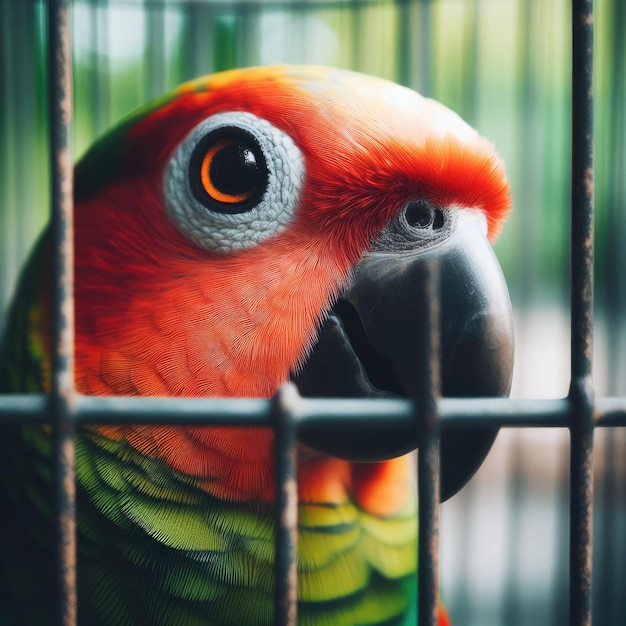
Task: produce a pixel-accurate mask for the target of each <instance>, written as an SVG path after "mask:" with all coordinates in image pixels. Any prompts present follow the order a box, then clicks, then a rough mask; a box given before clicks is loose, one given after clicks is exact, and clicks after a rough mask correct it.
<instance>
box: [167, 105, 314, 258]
mask: <svg viewBox="0 0 626 626" xmlns="http://www.w3.org/2000/svg"><path fill="white" fill-rule="evenodd" d="M229 133H231V134H232V135H233V136H234V137H245V141H246V142H247V143H248V144H249V145H250V149H248V148H246V150H245V154H246V156H242V157H241V158H242V159H243V161H242V163H243V162H245V163H244V165H245V164H247V163H248V162H249V161H251V162H255V157H254V155H255V154H256V155H257V157H258V159H257V160H258V161H260V163H259V168H260V170H262V173H261V174H259V175H260V176H262V181H261V183H260V188H259V189H255V190H252V191H251V192H250V193H246V194H245V197H244V195H242V196H241V198H244V200H242V201H241V202H239V204H237V205H236V206H234V207H230V208H229V207H228V206H227V205H228V204H229V203H221V202H219V201H218V202H216V201H212V200H211V198H210V197H209V196H207V197H206V198H204V197H203V194H202V193H201V192H200V193H199V192H198V190H197V187H198V185H195V187H194V186H193V185H192V183H193V181H194V177H196V176H197V177H200V175H201V173H200V170H199V166H197V162H198V158H197V149H198V148H200V149H202V146H204V145H205V144H206V143H207V142H208V144H209V145H210V144H211V139H210V138H211V137H213V136H215V137H217V138H223V137H224V136H227V135H228V134H229ZM242 154H243V153H242ZM200 160H201V159H200ZM196 169H197V170H198V171H197V172H196ZM205 177H206V175H205ZM303 182H304V157H303V155H302V152H301V151H300V149H299V148H298V147H297V146H296V144H295V143H294V142H293V140H292V139H291V137H289V136H288V135H286V134H285V133H284V132H283V131H281V130H279V129H278V128H276V127H275V126H273V125H272V124H270V123H269V122H268V121H266V120H263V119H261V118H259V117H257V116H256V115H253V114H251V113H246V112H240V111H233V112H228V113H217V114H215V115H212V116H211V117H209V118H207V119H205V120H203V121H202V122H200V124H198V125H197V126H196V127H195V128H194V129H193V130H192V131H191V132H190V133H189V134H188V135H187V137H185V139H184V140H183V142H182V143H181V144H180V145H179V146H178V148H177V149H176V151H175V152H174V155H173V156H172V158H171V159H170V161H169V163H168V165H167V167H166V169H165V175H164V179H163V192H164V196H165V206H166V208H167V212H168V214H169V216H170V219H171V220H172V222H173V223H174V224H175V225H176V227H177V228H178V229H179V230H180V232H181V233H182V234H183V235H185V236H186V237H187V238H188V239H190V240H191V241H193V242H194V243H195V244H196V245H198V246H200V247H202V248H204V249H206V250H211V251H212V252H232V251H235V250H242V249H245V248H250V247H253V246H255V245H256V244H258V243H259V242H261V241H263V240H264V239H267V238H268V237H271V236H272V235H275V234H277V233H279V232H281V231H282V230H284V229H285V228H286V226H287V225H288V224H289V223H290V222H291V220H292V219H293V217H294V215H295V212H296V207H297V206H298V204H299V200H300V192H301V189H302V184H303ZM218 193H220V192H218ZM222 195H223V194H222ZM229 197H232V198H233V199H234V200H239V198H240V196H236V195H232V196H229ZM232 204H233V205H234V204H235V203H234V202H233V203H232Z"/></svg>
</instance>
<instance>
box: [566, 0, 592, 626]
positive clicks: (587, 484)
mask: <svg viewBox="0 0 626 626" xmlns="http://www.w3.org/2000/svg"><path fill="white" fill-rule="evenodd" d="M592 78H593V3H592V0H572V291H571V315H572V320H571V322H572V324H571V326H572V336H571V359H572V361H571V386H570V400H571V402H572V406H573V415H572V423H571V428H570V431H571V453H570V454H571V456H570V624H571V625H572V626H589V625H590V624H591V571H592V538H593V523H592V522H593V387H592V382H591V365H592V335H593V315H592V314H593V93H592V86H593V85H592Z"/></svg>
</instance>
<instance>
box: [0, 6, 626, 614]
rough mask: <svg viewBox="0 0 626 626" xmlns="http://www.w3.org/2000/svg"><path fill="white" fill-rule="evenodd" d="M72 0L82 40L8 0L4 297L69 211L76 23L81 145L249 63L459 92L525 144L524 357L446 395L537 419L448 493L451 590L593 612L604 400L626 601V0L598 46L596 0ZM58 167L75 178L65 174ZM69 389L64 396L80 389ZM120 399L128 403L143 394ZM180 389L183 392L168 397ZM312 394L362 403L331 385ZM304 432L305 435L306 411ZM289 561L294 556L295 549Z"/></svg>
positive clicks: (443, 538)
mask: <svg viewBox="0 0 626 626" xmlns="http://www.w3.org/2000/svg"><path fill="white" fill-rule="evenodd" d="M69 4H70V13H71V22H70V23H71V29H70V30H69V31H65V32H64V33H63V36H64V39H61V40H57V39H55V36H54V34H53V35H52V36H51V35H50V33H54V32H55V31H54V29H55V28H56V25H57V24H58V22H57V12H58V11H61V12H63V11H65V8H66V4H65V3H64V2H61V3H57V2H43V1H40V0H39V1H38V0H32V1H26V2H22V1H19V0H9V1H8V2H4V3H3V4H2V6H1V7H0V28H1V29H2V35H1V41H2V46H1V48H0V73H1V74H0V85H2V92H3V98H2V104H1V108H0V128H1V129H2V137H3V138H4V141H3V148H2V152H1V153H0V159H1V160H2V167H1V168H0V194H1V197H2V206H3V209H2V211H0V224H1V228H0V237H1V238H2V248H1V250H0V310H2V311H4V310H5V308H6V305H7V303H8V302H9V300H10V298H11V294H12V291H13V287H14V285H15V280H16V276H17V273H18V271H19V268H20V267H21V265H22V263H23V262H24V259H25V258H26V255H27V254H28V251H29V249H30V247H31V245H32V242H33V241H34V239H35V237H36V235H37V233H38V232H39V231H40V229H41V228H42V226H43V224H44V223H45V222H46V220H47V219H48V214H49V205H50V200H49V195H50V194H49V188H50V184H51V183H54V182H55V181H57V178H56V177H58V176H59V172H58V171H57V170H56V169H52V170H51V169H50V160H49V157H48V154H49V150H50V141H52V142H53V143H52V148H53V149H54V146H55V145H56V144H55V143H54V142H55V141H58V140H59V137H60V138H62V137H63V132H61V134H60V135H59V134H58V129H57V131H56V132H57V134H56V135H55V124H60V123H61V122H62V119H61V118H60V117H59V115H58V113H57V114H55V112H54V108H53V107H52V108H50V109H49V107H48V104H47V102H48V100H47V98H48V94H49V93H55V92H56V90H57V89H58V84H57V83H56V82H55V81H57V80H58V79H59V77H58V76H57V75H56V74H55V70H54V64H52V69H49V65H48V64H49V63H50V58H51V55H53V54H56V53H57V52H58V49H56V48H54V46H55V45H58V46H60V48H59V49H62V45H61V44H62V43H64V42H65V43H67V42H71V57H72V61H73V65H72V70H71V71H72V75H73V83H74V87H73V90H74V94H73V104H74V119H73V121H72V122H71V128H72V133H71V135H70V137H71V138H72V145H71V149H72V152H73V153H74V154H75V155H80V154H81V153H82V152H83V151H84V150H85V148H86V147H87V146H88V145H89V144H90V143H91V141H93V139H94V138H95V137H97V136H98V135H99V134H100V133H102V132H103V131H104V130H106V128H107V127H109V126H110V125H111V124H112V123H114V122H115V121H116V120H117V119H118V118H119V117H121V116H122V115H123V114H125V113H126V112H128V111H129V110H131V109H132V108H134V107H135V106H138V105H140V104H142V103H143V102H145V101H146V100H148V99H151V98H153V97H156V96H159V95H160V94H162V93H164V92H165V91H167V90H168V89H170V88H172V87H174V86H175V85H177V84H179V83H180V82H182V81H184V80H186V79H189V78H192V77H194V76H198V75H201V74H205V73H210V72H213V71H217V70H220V69H226V68H229V67H235V66H244V65H255V64H269V63H274V62H290V63H324V64H332V65H338V66H341V67H347V68H351V69H356V70H360V71H365V72H367V73H372V74H376V75H380V76H383V77H386V78H390V79H392V80H395V81H398V82H400V83H403V84H406V85H408V86H410V87H412V88H415V89H417V90H418V91H420V92H423V93H425V94H427V95H429V96H432V97H434V98H436V99H438V100H441V101H442V102H444V103H445V104H447V105H449V106H450V107H451V108H452V109H454V110H456V111H457V112H458V113H459V114H460V115H461V116H462V117H464V118H465V119H466V120H468V121H469V122H470V123H471V124H472V125H473V126H475V127H477V128H478V129H479V130H480V132H481V133H482V134H483V135H485V136H487V137H489V138H490V139H491V140H492V141H493V142H494V143H495V144H496V146H497V148H498V150H499V151H500V152H501V154H502V155H503V157H504V160H505V162H506V163H507V169H508V172H509V176H510V178H511V181H512V186H513V195H514V213H513V215H512V217H511V219H510V221H509V223H508V224H507V226H506V228H505V231H504V233H503V234H502V236H501V238H500V239H499V241H498V243H497V244H496V252H497V254H498V257H499V259H500V261H501V264H502V266H503V270H504V273H505V275H506V278H507V282H508V284H509V288H510V291H511V297H512V301H513V306H514V311H515V316H516V322H515V323H516V345H517V348H516V349H517V357H516V369H515V374H514V386H513V392H512V397H513V400H512V401H511V402H510V403H508V404H506V405H504V404H503V405H500V404H498V405H497V406H496V405H495V404H492V405H491V408H487V409H485V411H481V407H480V406H478V408H474V407H473V405H471V403H470V404H467V405H465V406H462V405H456V404H455V405H450V404H447V405H446V403H445V399H444V400H443V401H440V403H439V404H438V406H439V413H440V415H441V420H442V423H444V424H445V422H446V419H448V420H449V419H450V418H451V417H452V418H454V417H455V416H458V415H465V418H466V419H480V415H483V416H484V415H487V416H489V415H490V414H491V415H492V417H493V419H495V420H499V422H498V423H500V424H501V425H502V426H507V425H510V426H526V428H524V429H522V430H520V429H517V428H513V427H511V428H503V429H502V430H501V433H500V435H499V438H498V441H497V443H496V445H495V447H494V449H493V450H492V452H491V454H490V456H489V457H488V459H487V460H486V462H485V463H484V465H483V467H482V468H481V469H480V470H479V472H478V473H477V475H476V476H475V477H474V478H473V479H472V481H471V482H470V483H469V485H468V486H467V487H466V488H464V490H463V491H461V492H460V493H459V494H458V495H457V496H455V498H453V499H452V500H450V501H449V502H446V503H444V504H443V505H441V508H440V525H441V531H440V540H439V541H440V552H441V572H440V577H441V587H440V588H441V593H442V595H443V597H444V598H445V601H446V604H447V605H448V607H449V610H450V613H451V617H452V621H453V623H454V624H455V625H458V626H490V625H493V626H496V625H500V624H504V625H506V626H518V625H526V624H533V625H534V626H539V625H540V624H546V625H548V624H564V623H568V621H569V623H571V624H588V623H591V621H590V620H591V618H590V608H589V604H588V600H589V596H588V595H586V592H585V590H584V588H583V591H582V593H581V594H580V595H577V593H578V592H577V591H576V590H574V589H573V587H574V586H575V581H577V580H578V581H579V582H580V580H581V578H578V579H577V578H576V576H577V575H579V576H582V580H583V582H584V583H585V584H589V582H590V578H589V577H588V574H589V571H585V572H582V571H581V570H578V574H576V572H574V573H572V574H571V578H570V572H569V565H570V563H573V564H574V565H573V566H572V567H573V568H574V569H575V568H576V564H578V566H580V567H582V568H583V569H584V567H583V566H584V565H585V563H584V562H581V560H580V559H583V561H584V559H585V558H587V556H588V554H589V553H588V552H586V553H585V552H584V550H585V546H584V545H582V546H578V547H577V546H576V545H575V543H573V544H572V545H571V546H570V540H569V536H568V529H569V528H570V520H571V519H572V517H571V516H573V515H574V516H576V515H578V516H579V517H578V518H576V520H580V519H583V520H585V511H584V510H583V509H584V507H583V508H581V500H580V499H581V498H582V499H583V500H584V498H585V497H587V496H588V495H589V492H586V491H584V489H585V488H587V487H589V485H584V484H580V485H579V484H577V481H580V480H582V479H584V475H580V473H579V472H580V471H582V467H583V465H581V464H580V463H582V460H583V459H584V458H587V460H588V458H589V457H588V456H587V457H585V454H586V453H589V450H587V451H585V450H581V449H580V445H581V439H580V438H579V435H583V434H586V435H587V440H586V441H587V443H589V432H590V431H589V429H590V428H591V425H592V422H591V420H592V414H591V412H590V411H591V408H593V410H594V413H593V420H594V422H593V423H595V425H596V426H607V428H598V429H596V433H595V438H594V439H595V441H594V443H593V456H594V459H595V466H594V473H593V483H594V485H595V499H594V507H593V519H594V539H593V594H592V595H593V604H592V606H593V621H594V623H597V624H602V625H604V624H606V625H609V626H612V625H616V626H617V625H619V624H623V623H626V599H625V598H624V596H623V594H621V593H620V588H621V584H620V581H622V580H623V579H624V576H625V575H626V533H625V532H624V531H625V529H626V485H625V482H626V471H625V470H626V467H624V460H623V459H624V458H626V455H625V454H624V453H625V452H626V432H625V431H624V429H623V426H624V425H626V421H625V415H626V401H624V400H623V397H624V395H626V381H625V379H624V372H625V371H626V362H625V361H626V316H625V315H624V313H625V311H626V283H625V281H624V278H623V276H622V271H621V270H622V268H624V267H626V251H625V248H624V247H623V246H622V245H620V244H621V241H622V239H623V237H624V235H625V234H626V233H625V230H626V208H625V207H626V182H625V181H624V176H623V173H624V170H625V165H626V116H625V115H624V110H625V106H626V46H625V44H624V38H623V36H622V35H623V29H624V25H625V24H626V6H625V5H624V3H622V2H620V0H606V1H605V2H603V3H598V6H597V9H596V12H595V17H594V20H593V23H594V29H595V38H594V39H593V50H592V49H591V46H592V43H591V42H592V40H591V23H592V21H591V20H588V19H586V17H587V16H589V15H590V14H591V2H588V1H578V0H574V1H573V2H571V3H570V2H568V1H567V0H553V1H552V2H550V3H545V2H540V1H539V0H395V1H392V0H292V1H287V0H284V1H280V0H276V1H270V2H261V1H254V0H248V1H244V0H241V1H239V0H232V1H227V0H222V1H220V0H171V1H167V0H144V1H143V2H140V1H134V0H93V1H87V0H82V1H81V0H76V1H75V2H71V3H69ZM572 24H573V25H574V29H573V30H574V33H575V37H574V41H573V42H572V39H571V32H572ZM592 51H593V53H594V56H593V58H594V61H593V63H594V65H593V69H594V83H593V95H592V97H591V100H592V102H593V107H594V109H595V122H594V125H593V127H590V126H589V123H590V108H589V107H590V106H591V104H590V101H589V99H588V93H587V92H586V91H585V90H586V89H587V88H588V87H589V83H587V82H585V81H587V80H590V77H591V74H590V69H591V63H592V57H591V52H592ZM69 67H70V66H66V67H65V71H66V72H68V71H69ZM572 68H573V71H572ZM572 85H573V90H572ZM572 101H573V103H574V109H573V111H574V114H573V115H572V109H571V105H572ZM51 102H54V99H52V100H51ZM48 116H51V117H50V119H52V120H53V122H49V117H48ZM51 124H52V125H51ZM62 130H63V129H61V131H62ZM592 130H593V131H595V163H596V166H595V171H596V177H595V180H596V186H595V205H596V212H595V249H596V254H595V268H594V276H595V292H594V301H593V308H594V310H595V319H594V324H593V331H594V337H595V340H594V343H593V364H594V367H593V384H594V390H595V395H596V398H597V400H596V401H595V404H594V405H593V407H586V409H585V407H584V402H582V404H579V403H578V400H581V401H582V400H584V398H578V400H577V398H576V391H575V390H574V391H573V392H572V393H570V377H571V375H572V374H573V375H574V377H575V378H576V377H578V378H580V377H581V372H582V373H588V372H589V371H590V369H589V368H590V365H591V360H590V359H591V354H589V352H588V346H589V345H590V344H588V343H587V344H586V346H587V347H586V348H584V349H583V347H582V343H585V341H586V338H588V337H589V335H588V333H590V332H591V329H590V328H584V323H585V320H587V321H588V320H589V317H588V316H589V313H590V307H591V302H590V301H589V297H588V295H589V294H588V292H587V297H586V299H585V298H583V297H582V295H583V292H584V290H585V289H587V288H588V286H589V279H590V276H589V274H588V269H589V267H588V266H585V265H584V263H582V259H583V257H584V254H583V255H582V257H581V251H582V250H583V247H584V246H583V244H584V239H585V238H588V237H589V236H590V231H589V230H585V228H586V226H588V224H589V223H588V217H589V215H588V213H587V211H588V209H589V206H590V202H591V197H590V195H589V194H587V193H586V192H585V188H584V186H581V182H582V181H581V169H580V168H581V167H583V166H590V164H591V161H590V158H591V156H590V152H589V150H590V149H591V145H590V143H589V141H590V133H591V132H592ZM49 137H52V139H51V140H50V139H49ZM55 137H56V139H55ZM572 140H573V145H574V150H575V153H574V154H575V158H574V165H573V166H572V148H571V146H572ZM581 164H582V165H581ZM583 171H584V170H583ZM571 179H572V181H573V182H572V184H570V180H571ZM57 182H58V181H57ZM53 189H56V192H57V194H60V193H62V190H60V189H59V187H58V185H57V186H56V187H53ZM587 191H588V190H587ZM53 202H54V200H53ZM570 205H571V206H572V207H573V212H574V220H573V227H572V231H571V233H570V224H571V223H572V220H571V219H570ZM56 215H57V218H58V213H57V214H56ZM581 238H582V239H581ZM570 242H571V243H570ZM570 248H571V250H572V257H570ZM585 258H587V260H589V259H588V257H585ZM570 275H571V276H572V281H571V282H570ZM570 312H571V315H572V317H571V318H570ZM581 329H582V330H581ZM570 333H571V334H572V337H573V339H572V344H571V349H570ZM581 342H582V343H581ZM585 350H587V351H586V352H585ZM570 352H571V360H570ZM59 367H63V361H62V360H61V361H60V364H59ZM568 394H569V395H568ZM564 398H568V399H567V400H564ZM18 401H19V402H18ZM59 402H60V404H58V405H56V406H57V408H58V407H60V408H61V413H63V411H64V409H63V399H62V398H61V399H60V400H59ZM45 406H46V405H45V403H44V401H43V400H42V399H40V398H39V399H38V398H33V399H32V402H30V403H29V401H27V400H26V399H24V398H17V399H15V398H11V397H9V396H3V397H0V415H1V416H2V417H3V418H5V417H6V418H7V419H8V416H9V415H16V414H17V415H19V414H20V411H22V414H23V415H30V416H31V417H32V418H33V419H35V416H37V415H39V416H42V415H43V414H44V410H45ZM110 406H111V407H113V408H112V409H110V410H111V411H113V409H114V408H116V407H117V409H118V410H119V409H120V408H121V406H122V405H116V404H115V403H112V404H111V405H110ZM229 406H230V405H221V404H220V405H212V408H215V410H216V411H217V413H216V414H217V415H222V417H224V416H226V415H227V414H229V412H230V411H231V410H232V411H233V412H234V413H235V414H238V411H243V412H244V413H245V412H246V411H249V413H250V414H251V415H253V416H254V415H256V416H257V417H259V418H263V419H270V417H269V415H270V413H271V412H272V410H273V409H272V408H271V406H272V405H270V404H266V403H260V404H258V403H254V402H252V403H251V404H246V405H245V406H240V407H235V408H233V409H231V408H229ZM485 406H487V405H485ZM581 406H582V409H583V410H582V413H581V414H580V416H579V417H580V422H573V421H572V422H570V421H568V420H570V419H574V418H573V415H574V413H573V412H572V411H573V407H574V408H575V407H579V408H580V407H581ZM483 408H484V407H483ZM131 410H132V411H138V413H136V414H135V415H141V414H142V413H141V412H142V411H143V415H144V417H145V416H146V415H147V414H148V413H150V411H151V410H153V406H152V405H150V404H149V403H146V404H144V405H143V408H142V405H140V404H133V405H132V409H131ZM168 410H169V411H170V412H172V411H173V410H175V406H174V405H172V407H171V408H169V409H168V408H167V407H165V408H163V411H165V412H167V411H168ZM205 410H206V409H205V407H198V408H197V409H196V408H194V407H190V408H189V415H190V417H189V419H202V417H201V414H204V412H205ZM309 410H310V411H311V412H312V414H315V412H316V411H321V412H323V411H330V412H333V411H335V412H340V410H341V411H344V410H345V411H348V412H350V411H351V409H350V407H344V406H342V407H341V409H337V408H334V407H333V406H330V405H324V403H321V404H320V405H315V406H314V407H309ZM360 410H362V411H365V412H367V409H363V408H362V407H361V408H360ZM81 411H83V412H84V414H85V415H86V416H87V418H86V419H92V420H93V419H96V418H102V416H103V415H105V416H106V415H107V407H106V406H104V405H98V403H95V404H93V405H92V404H90V403H89V402H84V403H83V404H81V405H80V409H79V413H80V412H81ZM279 413H280V412H279ZM108 416H109V417H110V416H111V413H108ZM37 419H41V417H40V418H37ZM115 419H117V418H115ZM164 419H165V418H164ZM244 419H245V418H244ZM287 422H288V423H289V420H287ZM541 426H545V427H541ZM547 426H550V427H551V428H547ZM568 426H570V427H571V430H572V439H571V440H570V437H569V436H568V428H567V427H568ZM286 432H287V435H288V437H287V441H286V445H289V428H287V429H286ZM570 441H571V442H572V444H571V449H570ZM570 455H571V458H572V463H573V464H572V465H571V466H570ZM579 462H580V463H579ZM577 463H579V464H578V465H576V464H577ZM575 466H576V467H578V471H577V470H576V467H575ZM580 490H583V491H580ZM285 505H289V503H285ZM422 514H423V515H424V516H426V517H427V516H428V514H429V512H428V511H422ZM587 521H589V520H587ZM572 523H573V524H574V525H575V521H574V522H572ZM427 526H428V520H427V519H426V523H425V522H424V521H422V522H421V528H422V529H424V528H426V527H427ZM586 528H587V529H588V528H589V526H587V527H586ZM420 532H421V533H422V534H424V532H425V531H423V530H422V531H420ZM583 534H584V533H583ZM574 535H575V533H574ZM579 539H580V537H579ZM287 541H288V539H287ZM577 549H578V550H582V551H583V553H581V554H583V556H580V555H578V556H577V552H576V550H577ZM285 554H286V555H287V556H288V555H289V551H287V552H286V553H285ZM584 555H587V556H584ZM427 562H428V561H427V558H426V560H421V561H420V570H421V571H424V570H426V574H425V575H427V574H429V573H430V575H431V577H434V578H436V577H437V571H436V569H434V570H431V571H429V568H428V567H427V566H425V563H427ZM283 565H284V568H285V569H286V570H288V569H289V559H287V560H286V561H285V563H284V564H283ZM583 574H584V576H583ZM568 579H569V581H568ZM431 582H432V581H431ZM70 587H71V585H70ZM288 590H289V589H288V585H287V590H286V591H285V593H287V592H288ZM571 597H573V598H574V599H573V600H571V599H570V601H569V602H568V598H571ZM68 623H69V622H68Z"/></svg>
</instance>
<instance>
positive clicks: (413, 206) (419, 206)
mask: <svg viewBox="0 0 626 626" xmlns="http://www.w3.org/2000/svg"><path fill="white" fill-rule="evenodd" d="M404 218H405V219H406V222H407V224H408V225H409V226H412V227H413V228H432V229H433V230H439V229H440V228H441V227H442V226H443V224H444V217H443V211H442V210H441V209H438V208H436V207H433V206H432V205H431V204H429V203H428V202H426V201H425V200H412V201H411V202H408V203H407V205H406V207H405V208H404Z"/></svg>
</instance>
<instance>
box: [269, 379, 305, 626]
mask: <svg viewBox="0 0 626 626" xmlns="http://www.w3.org/2000/svg"><path fill="white" fill-rule="evenodd" d="M298 399H299V395H298V391H297V389H296V387H295V385H293V384H291V383H289V384H287V385H284V386H283V387H281V388H280V389H279V390H278V393H277V394H276V395H275V396H274V400H273V408H274V411H273V418H274V424H275V454H276V508H275V510H276V543H275V573H276V576H275V585H276V587H275V595H274V624H276V626H296V623H297V619H298V572H297V568H296V551H297V537H298V475H297V461H298V459H297V442H296V419H295V418H296V408H297V404H298Z"/></svg>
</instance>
